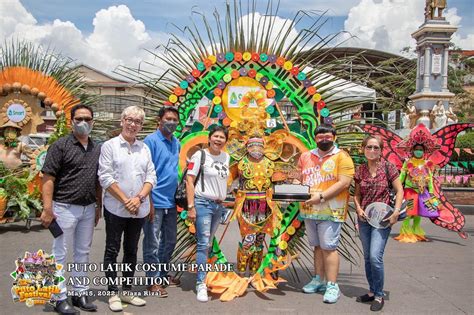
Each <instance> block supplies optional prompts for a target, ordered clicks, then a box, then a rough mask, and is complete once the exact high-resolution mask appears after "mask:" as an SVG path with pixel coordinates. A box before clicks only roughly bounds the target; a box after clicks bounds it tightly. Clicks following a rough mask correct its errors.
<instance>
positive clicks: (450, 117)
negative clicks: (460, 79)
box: [446, 103, 458, 125]
mask: <svg viewBox="0 0 474 315" xmlns="http://www.w3.org/2000/svg"><path fill="white" fill-rule="evenodd" d="M446 115H447V116H448V125H450V124H455V123H457V122H458V116H457V115H456V114H455V113H454V112H453V107H452V105H451V103H450V104H449V107H448V111H447V112H446Z"/></svg>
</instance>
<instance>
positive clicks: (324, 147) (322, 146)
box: [316, 140, 334, 151]
mask: <svg viewBox="0 0 474 315" xmlns="http://www.w3.org/2000/svg"><path fill="white" fill-rule="evenodd" d="M316 145H317V146H318V149H319V150H321V151H328V150H329V149H331V148H332V146H333V145H334V141H331V140H323V141H319V142H317V143H316Z"/></svg>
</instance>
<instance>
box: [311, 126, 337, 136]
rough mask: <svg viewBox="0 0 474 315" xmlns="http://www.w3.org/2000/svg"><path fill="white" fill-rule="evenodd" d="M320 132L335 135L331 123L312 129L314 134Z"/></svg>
mask: <svg viewBox="0 0 474 315" xmlns="http://www.w3.org/2000/svg"><path fill="white" fill-rule="evenodd" d="M320 133H332V135H333V136H335V135H336V129H335V128H334V127H333V126H331V125H328V124H322V125H319V126H318V127H317V128H316V130H315V131H314V135H315V136H316V135H317V134H320Z"/></svg>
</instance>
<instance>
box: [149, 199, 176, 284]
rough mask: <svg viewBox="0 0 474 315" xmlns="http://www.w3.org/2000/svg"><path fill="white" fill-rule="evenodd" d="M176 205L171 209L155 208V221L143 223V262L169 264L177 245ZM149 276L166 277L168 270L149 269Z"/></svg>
mask: <svg viewBox="0 0 474 315" xmlns="http://www.w3.org/2000/svg"><path fill="white" fill-rule="evenodd" d="M177 215H178V213H177V211H176V207H173V208H169V209H159V208H155V219H154V221H153V222H150V221H149V220H146V221H145V224H144V225H143V234H144V238H143V262H144V263H146V264H153V263H161V264H169V262H170V260H171V255H172V254H173V251H174V248H175V246H176V234H177ZM145 274H146V276H147V277H166V276H167V275H168V274H167V272H166V271H161V272H160V271H147V272H146V273H145Z"/></svg>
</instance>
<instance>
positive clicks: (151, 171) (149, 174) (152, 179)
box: [143, 145, 157, 187]
mask: <svg viewBox="0 0 474 315" xmlns="http://www.w3.org/2000/svg"><path fill="white" fill-rule="evenodd" d="M143 147H144V148H145V151H146V152H147V154H146V155H147V160H148V161H147V170H146V178H145V182H146V183H150V184H151V186H153V187H155V186H156V181H157V179H156V171H155V165H154V164H153V160H152V159H151V152H150V149H149V148H148V146H146V145H144V146H143Z"/></svg>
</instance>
